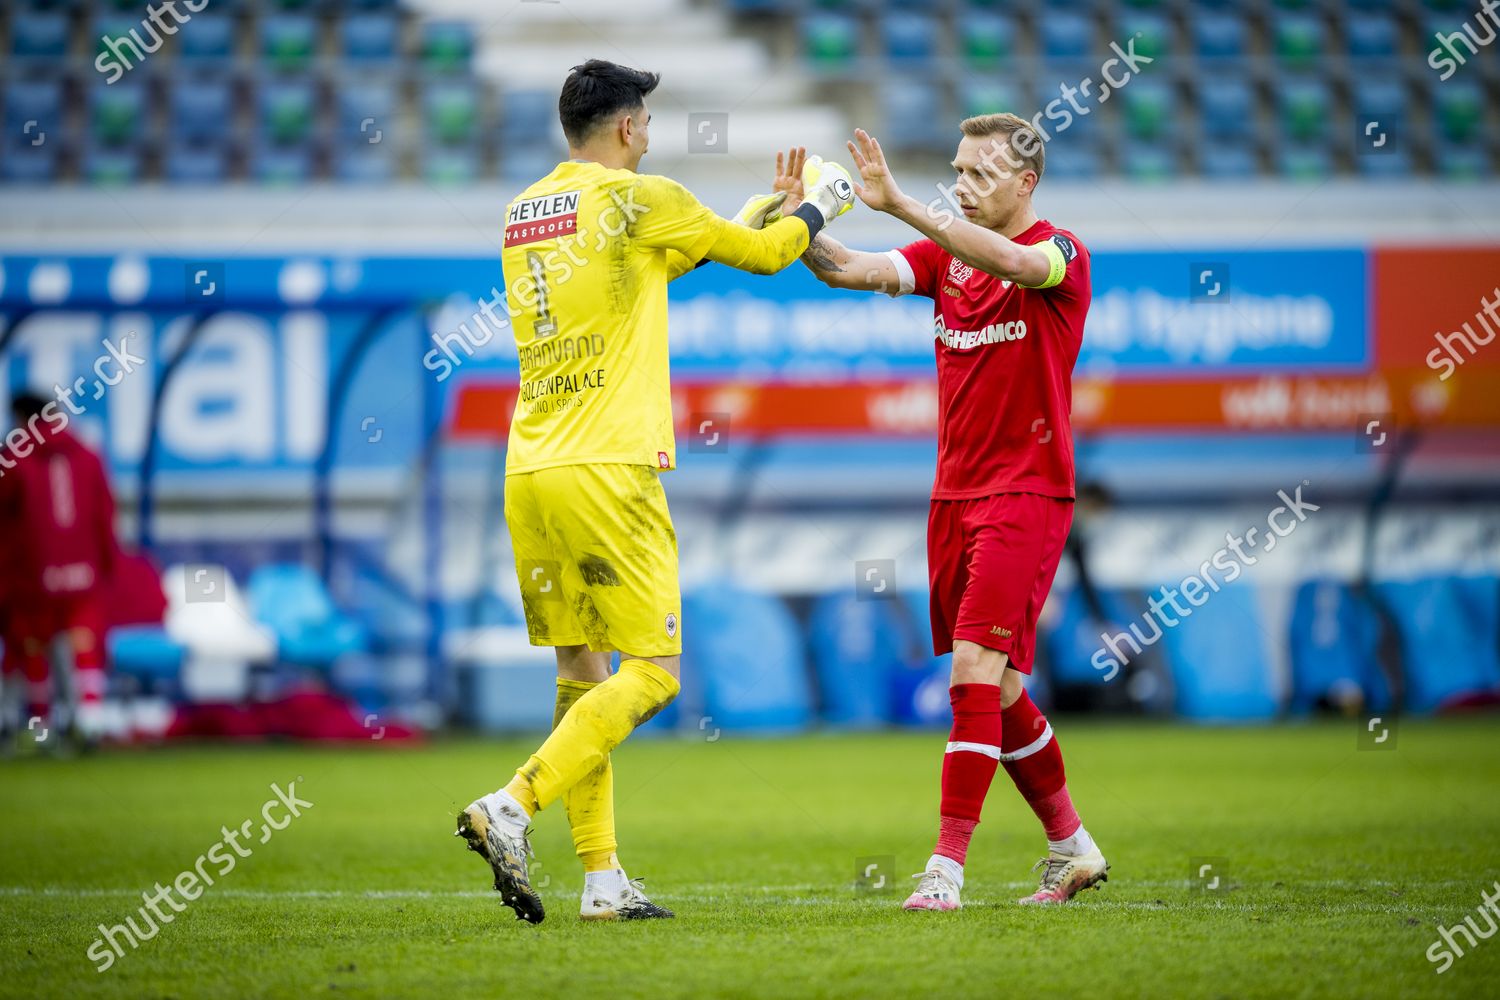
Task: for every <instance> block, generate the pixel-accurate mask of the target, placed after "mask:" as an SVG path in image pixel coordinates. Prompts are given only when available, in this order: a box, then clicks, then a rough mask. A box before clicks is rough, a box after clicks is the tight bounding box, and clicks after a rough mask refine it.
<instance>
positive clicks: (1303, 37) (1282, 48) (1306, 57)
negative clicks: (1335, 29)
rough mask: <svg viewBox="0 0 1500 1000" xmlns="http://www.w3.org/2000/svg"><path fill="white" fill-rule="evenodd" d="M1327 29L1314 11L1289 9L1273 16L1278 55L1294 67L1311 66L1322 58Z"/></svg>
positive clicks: (1274, 42)
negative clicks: (1289, 10)
mask: <svg viewBox="0 0 1500 1000" xmlns="http://www.w3.org/2000/svg"><path fill="white" fill-rule="evenodd" d="M1325 37H1326V29H1325V28H1324V25H1323V21H1322V20H1321V19H1320V18H1319V17H1317V16H1316V15H1314V14H1302V13H1290V14H1280V15H1277V16H1276V17H1275V18H1273V27H1272V47H1273V49H1274V51H1275V53H1276V58H1277V59H1279V60H1280V61H1281V62H1283V63H1285V64H1287V65H1289V66H1294V67H1308V68H1310V67H1312V66H1313V65H1315V64H1316V63H1317V62H1318V61H1319V60H1320V59H1322V58H1323V54H1324V49H1325Z"/></svg>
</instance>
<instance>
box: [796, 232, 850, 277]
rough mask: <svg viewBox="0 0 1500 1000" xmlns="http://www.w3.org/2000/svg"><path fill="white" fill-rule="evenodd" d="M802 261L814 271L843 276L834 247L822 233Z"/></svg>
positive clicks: (811, 244) (809, 245) (804, 253)
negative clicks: (835, 258)
mask: <svg viewBox="0 0 1500 1000" xmlns="http://www.w3.org/2000/svg"><path fill="white" fill-rule="evenodd" d="M802 259H803V260H805V261H807V263H808V265H809V266H810V267H811V268H812V269H813V270H814V271H822V272H824V273H825V274H842V273H843V270H844V269H843V268H842V267H840V266H839V264H838V261H836V260H834V251H833V247H832V246H830V245H829V242H828V240H825V239H824V238H823V234H821V233H819V234H818V236H817V237H816V238H815V239H814V240H813V241H812V242H811V243H810V244H808V247H807V250H805V251H804V252H803V254H802Z"/></svg>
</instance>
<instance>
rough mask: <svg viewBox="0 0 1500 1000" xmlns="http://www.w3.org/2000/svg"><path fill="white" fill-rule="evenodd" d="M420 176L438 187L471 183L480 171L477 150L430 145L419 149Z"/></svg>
mask: <svg viewBox="0 0 1500 1000" xmlns="http://www.w3.org/2000/svg"><path fill="white" fill-rule="evenodd" d="M421 154H422V162H421V171H422V178H423V180H426V181H427V182H428V183H430V184H434V185H437V186H439V187H458V186H462V185H464V184H471V183H473V182H474V181H475V180H477V179H478V178H479V175H480V171H481V164H480V156H479V150H478V149H476V148H474V147H453V146H431V145H425V144H424V145H423V146H422V149H421Z"/></svg>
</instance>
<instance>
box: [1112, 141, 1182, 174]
mask: <svg viewBox="0 0 1500 1000" xmlns="http://www.w3.org/2000/svg"><path fill="white" fill-rule="evenodd" d="M1120 166H1121V169H1122V170H1123V172H1124V174H1125V176H1126V177H1129V178H1130V179H1131V180H1135V181H1166V180H1170V179H1172V178H1173V177H1176V176H1177V175H1178V174H1179V173H1180V172H1181V170H1182V155H1181V152H1180V151H1179V150H1178V149H1177V148H1176V144H1175V143H1173V142H1171V141H1169V140H1153V141H1149V142H1146V141H1139V140H1130V141H1127V142H1126V143H1125V145H1124V146H1123V147H1122V149H1121V151H1120Z"/></svg>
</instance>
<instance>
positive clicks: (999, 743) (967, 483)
mask: <svg viewBox="0 0 1500 1000" xmlns="http://www.w3.org/2000/svg"><path fill="white" fill-rule="evenodd" d="M961 128H962V131H963V139H962V141H961V142H960V143H959V146H958V154H957V156H956V157H955V159H954V161H953V166H954V169H955V170H956V171H957V173H958V178H957V182H956V185H955V192H954V193H955V195H956V197H957V201H958V204H959V206H960V208H961V209H962V210H963V214H964V218H963V219H959V218H957V217H956V216H954V215H953V214H952V213H951V212H949V211H947V210H946V209H943V210H938V211H935V210H932V209H929V207H928V206H925V205H923V204H922V203H921V202H919V201H917V200H916V199H914V198H910V197H908V196H907V195H905V194H903V193H902V191H901V189H900V188H899V187H898V186H897V184H896V182H895V179H894V178H893V177H892V176H891V172H890V170H889V169H888V167H887V166H886V162H885V156H884V154H883V153H882V152H881V149H880V144H879V142H877V141H876V140H875V139H873V138H871V137H870V136H869V135H867V134H866V133H865V132H863V131H858V132H856V133H855V138H856V140H857V141H856V142H851V143H850V144H849V149H850V152H851V153H853V155H854V159H855V163H856V165H857V166H858V168H859V172H860V176H861V179H862V180H863V186H862V187H858V186H857V187H856V193H857V194H858V195H859V198H860V200H862V201H863V202H864V203H865V204H866V205H867V206H869V207H870V208H872V209H875V210H877V211H881V212H886V213H888V214H890V215H892V216H894V217H895V218H898V219H900V220H902V221H903V222H905V223H907V224H908V225H910V226H911V227H912V228H913V229H915V230H917V231H918V232H919V233H920V234H921V235H922V236H923V238H922V239H919V240H917V241H916V242H915V243H911V244H909V245H907V246H904V247H902V248H900V249H899V250H892V251H890V252H888V253H866V252H861V251H857V250H850V249H848V248H847V247H844V246H842V245H840V244H839V243H837V242H836V241H834V240H832V239H830V238H829V237H828V236H827V235H823V234H820V235H819V237H818V238H817V239H816V240H814V241H813V243H812V245H811V246H810V247H809V248H808V250H807V253H806V255H805V256H804V257H803V261H804V262H805V263H806V264H807V266H808V267H809V268H811V269H812V271H813V273H814V274H816V275H817V276H818V277H819V279H821V280H822V281H823V282H824V283H825V284H828V285H831V286H833V287H835V288H852V289H863V290H867V291H884V292H887V293H888V294H891V295H906V294H912V293H915V294H918V295H924V296H927V297H928V298H931V299H932V300H933V302H934V304H935V308H934V339H935V342H936V344H935V347H936V352H937V374H938V398H939V411H938V463H937V478H936V481H935V482H934V484H933V489H932V507H931V513H930V516H929V518H928V527H927V559H928V573H929V577H930V581H929V582H930V586H931V613H932V637H933V645H934V647H935V651H936V652H937V653H938V654H942V653H946V652H948V651H949V650H952V652H953V674H952V681H951V687H950V690H949V693H950V699H951V701H952V705H953V729H952V732H951V734H950V736H949V742H948V747H947V753H946V755H945V756H944V758H943V776H942V802H941V808H940V810H939V812H940V826H939V832H938V840H937V846H936V848H935V849H934V850H933V853H932V857H931V858H930V859H929V860H928V863H927V866H926V871H925V872H923V873H922V874H921V875H919V876H917V877H918V878H919V879H921V881H920V883H919V884H918V887H917V890H916V891H915V892H914V893H912V895H911V897H910V898H909V899H907V900H906V902H905V904H904V908H905V909H908V910H956V909H958V908H959V905H960V903H959V892H960V890H961V889H962V887H963V881H964V874H963V864H964V858H965V855H966V854H967V852H968V847H969V839H970V837H971V836H972V835H973V831H974V827H975V826H976V825H977V824H978V822H979V814H980V810H981V808H982V807H983V805H984V798H985V795H986V793H987V792H988V791H989V786H990V782H991V780H992V779H993V778H994V775H995V769H996V767H997V766H998V765H999V764H1004V765H1005V770H1006V772H1007V773H1008V774H1009V775H1010V777H1011V779H1012V780H1013V781H1014V782H1015V784H1016V788H1017V789H1018V790H1019V791H1020V793H1021V795H1022V796H1023V797H1024V798H1025V799H1026V801H1027V803H1028V804H1029V805H1030V806H1031V808H1032V810H1033V811H1034V812H1035V813H1036V815H1037V818H1038V819H1040V820H1041V822H1042V826H1043V828H1044V830H1045V831H1046V836H1047V844H1048V851H1047V856H1046V857H1045V858H1043V859H1042V860H1041V861H1040V862H1038V864H1037V867H1040V868H1041V869H1042V870H1043V871H1042V878H1041V885H1040V886H1039V887H1038V889H1037V891H1036V892H1035V893H1034V894H1033V895H1031V896H1028V897H1026V898H1025V899H1022V900H1020V902H1022V903H1063V902H1066V901H1067V900H1069V899H1071V898H1072V897H1073V896H1074V895H1075V894H1076V893H1078V892H1079V891H1081V890H1083V889H1086V888H1088V887H1089V886H1092V885H1095V884H1097V883H1099V882H1102V881H1104V879H1105V878H1106V872H1107V870H1108V865H1107V864H1106V863H1105V860H1104V856H1103V855H1102V854H1101V853H1100V852H1099V849H1098V847H1097V846H1095V844H1094V841H1093V838H1092V837H1090V836H1089V834H1088V831H1087V830H1085V829H1084V828H1083V823H1082V822H1081V821H1080V820H1079V818H1078V813H1077V811H1076V810H1075V809H1074V808H1073V804H1072V800H1071V799H1070V798H1069V795H1068V789H1067V782H1066V778H1065V775H1064V772H1063V760H1062V751H1061V750H1060V749H1059V748H1058V744H1057V739H1056V737H1055V736H1054V735H1053V732H1052V727H1051V726H1050V725H1049V724H1048V722H1047V720H1046V718H1045V717H1044V716H1043V715H1042V714H1041V712H1040V711H1038V710H1037V707H1036V705H1034V704H1033V703H1032V701H1031V698H1030V697H1029V696H1028V695H1027V693H1026V689H1025V687H1024V686H1023V684H1022V676H1023V675H1025V674H1029V673H1030V672H1031V663H1032V653H1033V650H1034V649H1035V645H1036V622H1037V616H1038V614H1039V613H1040V612H1041V608H1042V603H1043V601H1045V600H1046V597H1047V592H1048V591H1049V590H1050V589H1051V587H1052V578H1053V576H1054V575H1055V574H1056V572H1057V564H1058V560H1059V558H1060V557H1061V555H1062V552H1063V543H1064V542H1065V541H1066V540H1067V537H1068V528H1069V526H1070V525H1071V524H1072V520H1073V496H1074V494H1073V438H1072V429H1071V425H1070V421H1069V414H1070V410H1071V405H1072V374H1073V364H1074V362H1075V361H1076V360H1077V358H1078V349H1079V347H1080V345H1081V344H1082V341H1083V321H1084V317H1085V316H1086V315H1087V314H1088V309H1089V295H1090V293H1089V254H1088V250H1087V249H1085V247H1084V246H1083V244H1082V243H1080V242H1079V241H1078V239H1077V237H1075V236H1074V235H1073V234H1072V233H1069V232H1066V231H1065V230H1061V229H1058V228H1057V227H1056V226H1054V225H1052V224H1051V223H1050V222H1048V221H1046V220H1045V219H1039V218H1037V215H1036V212H1035V211H1034V210H1033V209H1032V205H1031V196H1032V192H1033V191H1034V190H1035V188H1036V185H1037V182H1038V181H1039V180H1040V179H1041V176H1042V170H1043V166H1044V152H1043V149H1042V143H1041V140H1040V139H1039V137H1038V136H1037V134H1036V132H1035V131H1034V130H1033V129H1032V127H1031V125H1030V124H1029V123H1028V122H1026V120H1025V119H1022V118H1018V117H1016V116H1015V115H1009V114H1002V115H984V116H981V117H978V118H970V119H967V120H966V121H964V122H963V123H962V125H961ZM795 153H796V151H794V155H795ZM791 186H792V185H791V184H790V183H789V182H788V181H786V180H785V179H784V178H778V187H782V188H787V187H791Z"/></svg>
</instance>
